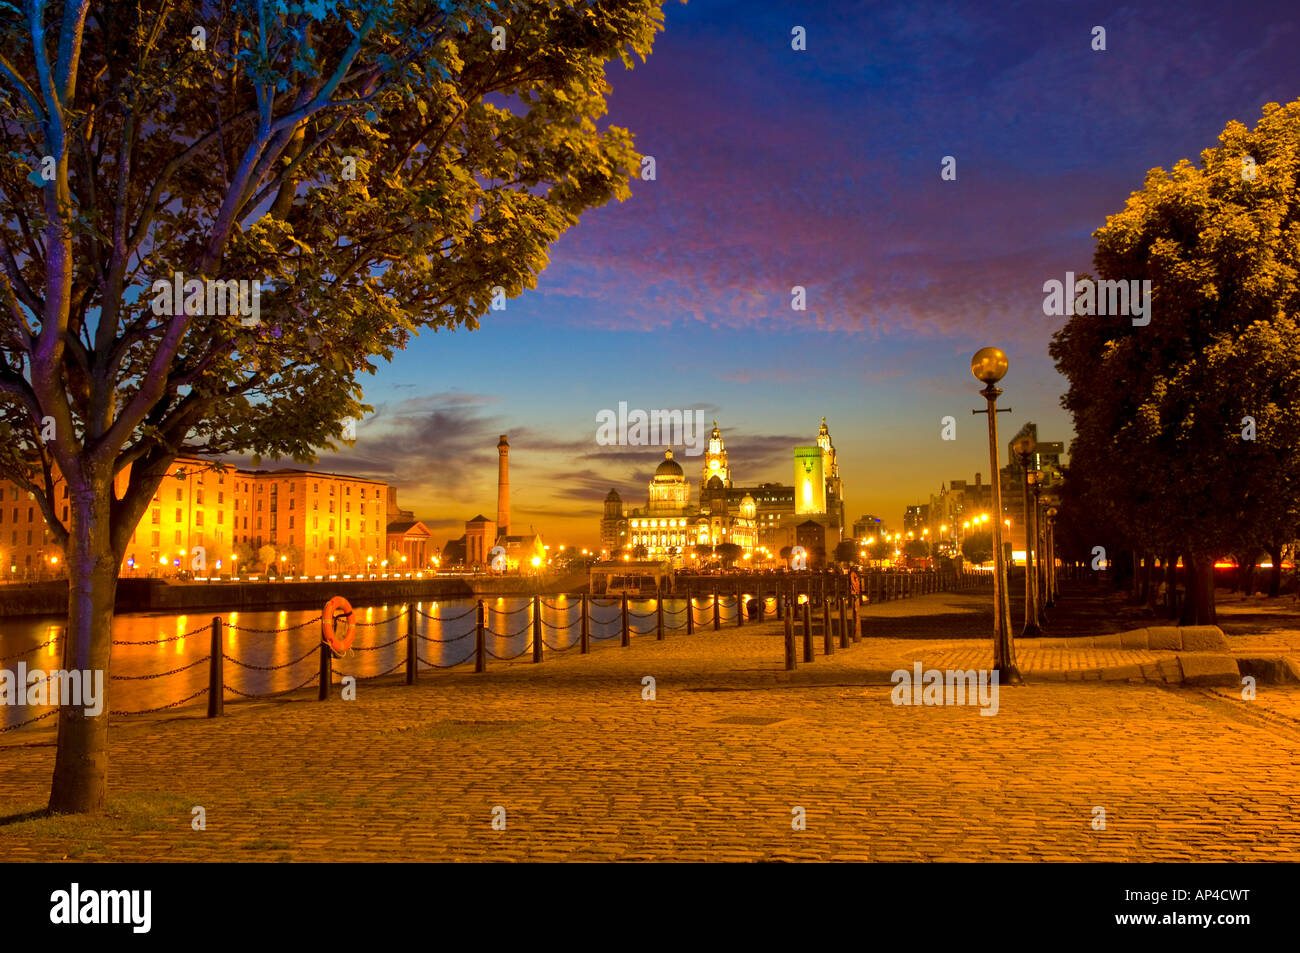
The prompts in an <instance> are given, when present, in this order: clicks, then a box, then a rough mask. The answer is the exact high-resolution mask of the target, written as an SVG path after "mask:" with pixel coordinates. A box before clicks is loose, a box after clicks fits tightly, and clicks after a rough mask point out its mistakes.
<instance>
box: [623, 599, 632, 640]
mask: <svg viewBox="0 0 1300 953" xmlns="http://www.w3.org/2000/svg"><path fill="white" fill-rule="evenodd" d="M631 644H632V630H631V628H629V626H628V624H627V593H626V592H625V593H623V647H624V648H626V647H627V646H629V645H631Z"/></svg>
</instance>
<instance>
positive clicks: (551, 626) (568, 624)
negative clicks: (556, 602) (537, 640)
mask: <svg viewBox="0 0 1300 953" xmlns="http://www.w3.org/2000/svg"><path fill="white" fill-rule="evenodd" d="M581 621H582V620H581V619H573V620H571V621H569V622H566V623H564V625H557V624H556V623H554V622H546V623H543V624H544V625H545V626H546V627H547V628H549V629H572V628H573V627H574V626H575V625H577V624H578V623H579V622H581Z"/></svg>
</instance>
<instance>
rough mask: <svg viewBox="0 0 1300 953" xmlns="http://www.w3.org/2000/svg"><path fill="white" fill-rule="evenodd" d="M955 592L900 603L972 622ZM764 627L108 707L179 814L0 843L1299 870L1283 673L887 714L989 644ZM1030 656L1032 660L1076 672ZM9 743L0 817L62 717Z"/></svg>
mask: <svg viewBox="0 0 1300 953" xmlns="http://www.w3.org/2000/svg"><path fill="white" fill-rule="evenodd" d="M965 598H967V597H951V596H942V595H938V596H931V597H924V598H922V599H917V600H914V601H913V603H912V608H911V610H910V611H911V612H913V613H928V614H933V611H932V610H933V609H935V608H936V607H938V609H939V610H940V611H941V612H942V613H944V614H961V613H963V612H973V610H972V608H971V606H972V603H970V602H969V601H967V602H963V601H962V600H963V599H965ZM927 600H934V603H933V605H928V604H927ZM895 605H896V606H900V607H901V606H903V605H904V604H903V603H899V604H895ZM886 608H887V607H885V606H881V607H879V609H880V610H884V609H886ZM889 608H890V611H898V612H901V611H903V610H902V609H901V608H898V609H895V608H894V607H889ZM918 625H921V627H922V628H926V629H927V630H928V631H931V632H933V631H935V629H934V627H933V625H931V624H930V623H928V622H925V623H918ZM780 631H781V630H780V627H779V625H778V624H775V623H771V622H769V623H766V624H764V625H761V626H755V625H747V626H746V627H744V628H742V629H734V628H732V629H725V630H723V631H721V632H713V631H711V630H708V629H701V630H699V631H697V632H696V633H695V634H694V635H691V636H686V635H684V634H673V635H670V636H669V637H668V638H667V639H666V640H664V641H662V642H659V641H655V640H653V639H645V638H642V639H638V640H634V642H633V645H632V646H631V647H630V648H621V647H619V646H618V644H617V642H606V643H602V644H600V645H598V646H596V647H594V648H593V651H592V653H591V654H590V655H588V656H581V655H579V654H577V653H576V652H568V653H564V654H562V655H556V654H552V655H550V656H548V658H547V660H546V661H545V663H544V664H542V665H532V664H530V663H528V662H526V661H522V660H521V661H519V662H515V663H510V664H502V663H495V664H493V665H491V666H490V668H489V671H488V672H487V673H485V674H482V675H474V674H472V673H471V672H469V671H468V670H465V669H462V670H459V671H454V672H450V673H438V674H436V675H427V676H422V677H421V679H420V682H419V684H418V685H416V686H414V687H408V686H405V685H402V684H400V677H397V676H393V677H388V678H385V679H380V680H377V681H374V682H363V683H362V684H361V685H360V686H359V690H358V698H357V700H356V701H349V702H345V701H341V700H340V699H339V698H338V696H337V690H336V695H335V697H334V698H333V699H332V700H331V701H329V702H327V703H324V704H321V703H318V702H316V701H315V700H314V693H312V694H311V695H308V694H307V692H304V693H302V694H301V695H299V696H295V697H292V698H290V699H288V700H277V701H269V702H255V703H241V704H229V705H228V708H227V714H226V716H225V717H224V718H222V719H220V720H217V721H208V720H206V719H203V718H201V717H199V712H198V710H197V709H189V710H188V711H186V712H184V713H182V714H179V715H178V714H174V713H173V714H164V715H155V716H141V717H135V718H126V719H116V720H115V721H114V725H113V730H112V742H111V743H112V776H111V788H112V791H113V795H114V796H115V797H118V798H124V799H125V801H124V803H127V804H129V803H130V802H131V800H132V799H133V798H134V799H138V800H149V799H153V801H155V802H157V801H158V800H159V799H163V800H164V801H165V802H166V803H167V804H169V805H171V807H170V808H169V809H168V810H167V811H164V812H163V813H162V814H161V815H160V816H157V817H155V818H154V819H153V820H152V821H151V822H150V823H141V822H139V821H138V819H136V820H133V819H132V817H131V816H130V810H129V808H124V809H123V810H122V813H121V815H120V816H117V817H112V816H111V817H109V818H108V819H106V820H105V821H103V822H99V823H98V824H97V826H96V827H95V828H94V829H93V832H92V833H89V834H86V833H78V831H77V829H75V828H74V827H73V826H67V827H65V826H63V825H72V822H70V821H67V820H63V819H56V820H40V821H23V822H16V823H7V824H0V858H3V859H7V860H21V859H32V860H57V859H60V858H62V857H65V856H69V857H75V858H78V859H83V860H145V861H147V860H173V861H174V860H216V859H235V860H296V861H332V860H363V859H364V860H457V859H459V860H588V861H598V860H651V859H654V860H670V861H671V860H799V859H808V860H818V859H820V860H830V859H834V860H884V861H891V860H964V861H977V860H999V859H1014V860H1120V861H1145V860H1197V861H1203V860H1216V861H1241V860H1300V786H1297V784H1296V780H1297V778H1300V688H1296V687H1286V686H1268V685H1261V686H1260V689H1259V698H1258V699H1257V700H1256V701H1255V702H1246V701H1243V700H1242V699H1241V698H1240V697H1239V694H1237V693H1234V692H1233V691H1230V690H1226V689H1225V690H1215V689H1190V688H1173V687H1164V686H1160V685H1153V684H1128V683H1125V682H1095V681H1094V682H1088V681H1081V682H1061V681H1056V682H1047V681H1038V682H1036V681H1035V680H1034V679H1033V678H1032V677H1030V678H1029V684H1027V685H1025V686H1020V687H1013V688H1006V687H1004V688H1003V689H1002V691H1001V692H1000V699H999V711H998V713H997V714H996V715H995V716H993V717H985V716H981V715H980V713H979V711H980V710H979V708H978V707H974V706H971V707H959V706H953V707H937V706H930V707H910V706H895V705H893V704H891V702H890V690H891V689H890V685H889V683H888V679H887V673H888V671H889V670H891V669H893V668H897V667H909V668H910V666H911V662H912V661H913V660H919V661H921V662H922V663H923V664H924V665H925V666H926V667H940V666H944V667H946V666H947V665H948V664H949V662H950V661H952V660H958V659H960V660H966V659H968V658H969V659H970V660H971V665H972V666H980V667H982V666H986V665H987V664H988V640H987V638H985V640H984V642H983V643H974V642H970V641H965V640H961V639H924V640H920V639H917V638H915V637H912V638H908V637H900V638H891V639H872V640H867V641H863V642H861V643H857V644H854V645H852V646H851V647H849V648H848V649H840V648H839V647H838V645H837V647H836V652H835V654H834V655H833V656H831V657H829V658H827V657H823V656H822V654H821V651H822V641H821V639H820V638H819V639H817V640H816V644H817V659H816V661H815V662H814V663H812V664H809V665H805V664H802V663H801V664H800V666H799V668H798V670H797V671H796V672H792V673H788V672H785V671H783V667H782V659H783V653H782V639H781V637H780ZM1041 654H1042V658H1041V659H1039V658H1036V657H1035V655H1034V650H1032V649H1022V651H1021V662H1022V664H1023V665H1025V667H1026V669H1027V670H1029V671H1030V672H1031V673H1032V671H1033V669H1034V668H1035V666H1039V665H1043V666H1045V665H1064V664H1074V663H1075V662H1076V661H1079V659H1077V658H1074V657H1072V656H1071V653H1068V652H1062V653H1059V656H1060V657H1058V653H1055V652H1043V653H1041ZM1085 654H1086V653H1085ZM1094 654H1096V655H1097V656H1099V657H1100V656H1109V655H1112V654H1113V655H1117V656H1122V657H1123V659H1124V661H1125V662H1128V661H1130V660H1132V659H1133V658H1134V657H1136V656H1138V655H1146V654H1147V653H1137V652H1113V653H1112V652H1096V653H1094ZM1101 661H1102V662H1104V661H1105V659H1101ZM963 664H964V661H963ZM645 676H651V677H653V678H654V679H655V690H656V697H655V698H654V700H647V699H645V698H643V692H644V691H645V688H644V687H643V678H644V677H645ZM15 735H16V736H21V737H15V736H9V737H7V738H5V739H4V740H3V741H0V816H12V815H15V814H18V813H20V812H23V811H30V810H33V809H35V808H39V807H41V806H42V805H43V803H44V799H45V796H46V793H47V790H48V784H49V778H50V772H51V768H52V765H53V754H54V752H53V747H52V746H51V744H50V740H51V739H52V733H51V732H49V731H47V730H41V731H37V732H32V731H28V730H24V731H22V732H16V733H15ZM191 806H202V807H203V808H204V809H205V811H206V820H207V829H206V830H204V831H194V830H192V829H191V813H190V807H191ZM494 808H502V809H504V820H505V829H504V830H494V829H493V824H492V822H493V813H494ZM797 808H800V809H802V812H803V814H804V816H805V817H806V829H805V830H794V829H793V825H792V821H793V820H795V819H796V818H797V816H798V813H799V812H797V811H796V809H797ZM1098 809H1103V810H1104V812H1105V824H1104V829H1094V823H1096V822H1097V821H1098V820H1099V819H1100V817H1101V815H1100V814H1099V813H1098ZM497 816H498V817H500V816H501V813H500V812H498V814H497Z"/></svg>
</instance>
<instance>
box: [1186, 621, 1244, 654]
mask: <svg viewBox="0 0 1300 953" xmlns="http://www.w3.org/2000/svg"><path fill="white" fill-rule="evenodd" d="M1180 631H1181V632H1182V635H1183V646H1182V647H1183V651H1184V652H1230V651H1232V646H1231V645H1229V644H1228V637H1227V636H1226V635H1224V634H1223V630H1222V629H1220V628H1219V627H1218V626H1217V625H1189V626H1186V627H1184V628H1183V629H1181V630H1180Z"/></svg>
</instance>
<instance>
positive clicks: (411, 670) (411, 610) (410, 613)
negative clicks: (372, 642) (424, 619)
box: [406, 603, 419, 685]
mask: <svg viewBox="0 0 1300 953" xmlns="http://www.w3.org/2000/svg"><path fill="white" fill-rule="evenodd" d="M406 612H407V615H406V684H408V685H414V684H415V675H416V665H417V664H418V663H419V658H418V657H417V656H416V653H415V604H414V603H412V604H411V605H409V606H407V607H406Z"/></svg>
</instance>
